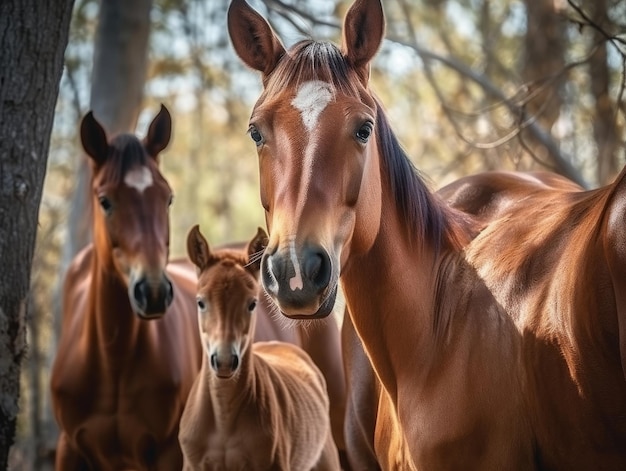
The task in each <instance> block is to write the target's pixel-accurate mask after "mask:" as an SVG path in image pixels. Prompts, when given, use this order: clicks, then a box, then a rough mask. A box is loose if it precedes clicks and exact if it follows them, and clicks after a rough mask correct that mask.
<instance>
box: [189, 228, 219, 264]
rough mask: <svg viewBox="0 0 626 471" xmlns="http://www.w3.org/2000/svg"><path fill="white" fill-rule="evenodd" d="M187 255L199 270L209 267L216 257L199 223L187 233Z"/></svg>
mask: <svg viewBox="0 0 626 471" xmlns="http://www.w3.org/2000/svg"><path fill="white" fill-rule="evenodd" d="M187 255H189V259H190V260H191V261H192V262H193V264H194V265H195V266H197V267H198V270H203V269H205V268H207V267H208V266H209V265H210V264H211V262H212V260H213V258H214V257H213V254H212V253H211V249H210V248H209V243H208V242H207V240H206V239H205V238H204V236H203V235H202V233H201V232H200V226H199V225H198V224H196V225H195V226H193V227H192V228H191V230H190V231H189V234H188V235H187Z"/></svg>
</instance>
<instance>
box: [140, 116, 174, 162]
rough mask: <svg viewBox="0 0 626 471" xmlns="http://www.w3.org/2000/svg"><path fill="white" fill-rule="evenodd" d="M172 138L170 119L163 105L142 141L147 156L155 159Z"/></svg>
mask: <svg viewBox="0 0 626 471" xmlns="http://www.w3.org/2000/svg"><path fill="white" fill-rule="evenodd" d="M171 137H172V117H171V116H170V112H169V111H168V110H167V108H166V107H165V106H164V105H161V110H160V111H159V114H157V115H156V116H155V117H154V119H153V120H152V122H151V123H150V127H149V128H148V134H147V135H146V137H145V138H144V140H143V144H144V146H145V147H146V150H147V151H148V154H149V155H151V156H152V157H154V158H155V159H156V157H157V156H158V155H159V152H161V151H162V150H163V149H165V148H166V147H167V145H168V144H169V143H170V138H171Z"/></svg>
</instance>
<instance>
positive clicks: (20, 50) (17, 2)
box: [0, 0, 73, 469]
mask: <svg viewBox="0 0 626 471" xmlns="http://www.w3.org/2000/svg"><path fill="white" fill-rule="evenodd" d="M72 5H73V0H48V1H46V2H41V1H38V0H2V2H0V42H1V43H2V48H1V49H0V221H2V223H1V224H0V260H2V270H0V469H7V467H8V455H9V449H10V447H11V445H12V444H13V442H14V440H15V426H16V420H17V414H18V400H19V391H20V389H19V388H20V368H21V360H22V358H23V355H24V352H25V348H26V339H25V330H26V312H27V304H28V291H29V285H30V273H31V263H32V259H33V251H34V247H35V239H36V232H37V217H38V213H39V204H40V202H41V194H42V189H43V180H44V176H45V172H46V164H47V160H48V150H49V145H50V133H51V132H52V123H53V119H54V108H55V103H56V99H57V95H58V92H59V81H60V79H61V72H62V67H63V53H64V51H65V47H66V45H67V38H68V32H69V24H70V17H71V12H72Z"/></svg>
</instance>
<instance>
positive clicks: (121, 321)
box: [51, 107, 201, 471]
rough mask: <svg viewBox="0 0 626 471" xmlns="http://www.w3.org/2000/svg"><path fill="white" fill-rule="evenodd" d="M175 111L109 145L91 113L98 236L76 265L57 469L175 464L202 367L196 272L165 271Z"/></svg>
mask: <svg viewBox="0 0 626 471" xmlns="http://www.w3.org/2000/svg"><path fill="white" fill-rule="evenodd" d="M170 130H171V119H170V115H169V113H168V111H167V109H166V108H165V107H162V108H161V111H160V112H159V114H158V115H157V116H156V117H155V118H154V120H153V121H152V123H151V124H150V128H149V130H148V134H147V136H146V138H145V139H144V141H143V142H142V141H140V140H139V139H138V138H137V137H135V136H134V135H129V134H122V135H119V136H117V137H114V138H113V139H112V140H110V141H107V138H106V134H105V131H104V130H103V128H102V127H101V126H100V124H99V123H98V122H97V121H96V120H95V118H94V117H93V114H92V113H89V114H87V116H85V118H84V119H83V121H82V124H81V139H82V144H83V147H84V148H85V151H86V152H87V154H88V155H89V157H90V158H91V160H92V163H93V176H92V182H91V183H92V189H93V202H94V228H93V234H94V236H93V237H94V243H93V244H92V245H89V246H88V247H87V248H86V249H84V250H83V251H82V252H81V253H79V254H78V255H77V256H76V258H75V259H74V261H73V262H72V264H71V266H70V267H69V270H68V273H67V276H66V279H65V285H64V292H63V321H62V331H61V338H60V340H59V348H58V351H57V354H56V358H55V361H54V365H53V368H52V377H51V389H52V406H53V411H54V414H55V416H56V419H57V422H58V424H59V427H60V429H61V433H60V436H59V442H58V448H57V456H56V469H57V470H63V471H69V470H84V469H94V470H95V469H99V470H108V469H116V470H121V469H134V470H164V471H165V470H167V471H170V470H175V469H180V468H181V466H182V454H181V451H180V447H179V445H178V440H177V437H178V422H179V419H180V416H181V414H182V411H183V407H184V405H185V401H186V399H187V394H188V393H189V390H190V389H191V385H192V383H193V380H194V379H195V377H196V375H197V372H198V370H199V368H200V360H201V347H200V342H199V339H198V334H197V327H196V320H195V317H194V316H193V315H192V314H190V312H191V313H193V310H194V305H195V301H194V299H195V284H196V283H195V273H194V272H193V271H192V270H191V271H190V270H187V271H185V269H184V267H183V266H177V267H176V268H175V269H174V268H172V269H169V268H167V267H166V265H167V263H168V256H169V216H168V208H169V205H170V203H171V198H172V191H171V189H170V187H169V185H168V183H167V181H166V180H165V179H164V178H163V176H162V175H161V173H160V172H159V169H158V162H157V156H158V154H159V152H161V151H162V150H163V149H164V148H165V147H166V146H167V144H168V142H169V139H170Z"/></svg>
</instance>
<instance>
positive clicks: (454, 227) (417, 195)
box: [374, 97, 470, 252]
mask: <svg viewBox="0 0 626 471" xmlns="http://www.w3.org/2000/svg"><path fill="white" fill-rule="evenodd" d="M374 100H375V102H376V133H377V135H378V139H379V147H380V151H381V156H382V158H383V161H384V165H385V170H386V172H387V177H388V179H389V184H390V186H391V191H392V193H393V195H394V198H395V201H396V202H397V204H398V208H399V210H400V213H401V215H402V217H403V219H404V220H405V221H406V223H407V230H408V231H409V236H410V237H411V238H412V239H413V240H416V241H417V242H419V243H421V244H424V243H425V242H426V241H431V243H432V244H433V249H434V250H435V252H438V251H439V250H440V249H442V248H444V247H449V248H453V249H460V248H461V247H462V246H463V245H465V243H467V242H468V240H469V232H468V230H467V229H468V228H469V227H470V221H469V218H467V217H466V216H465V215H463V214H462V213H461V212H459V211H456V210H453V209H452V208H450V207H449V206H448V205H446V204H445V202H444V201H443V200H442V199H441V198H440V197H439V196H437V195H436V194H435V193H433V192H432V190H430V188H429V187H428V185H427V184H426V182H425V181H424V178H423V177H422V176H421V174H420V171H419V170H418V169H417V168H416V167H415V165H414V164H413V162H412V161H411V159H410V158H409V157H408V155H407V154H406V152H405V151H404V149H403V147H402V145H401V144H400V142H399V140H398V138H397V137H396V135H395V133H394V132H393V130H392V129H391V126H390V124H389V120H388V119H387V116H386V115H385V111H384V108H383V106H382V105H381V103H380V101H379V100H378V98H377V97H374Z"/></svg>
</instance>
